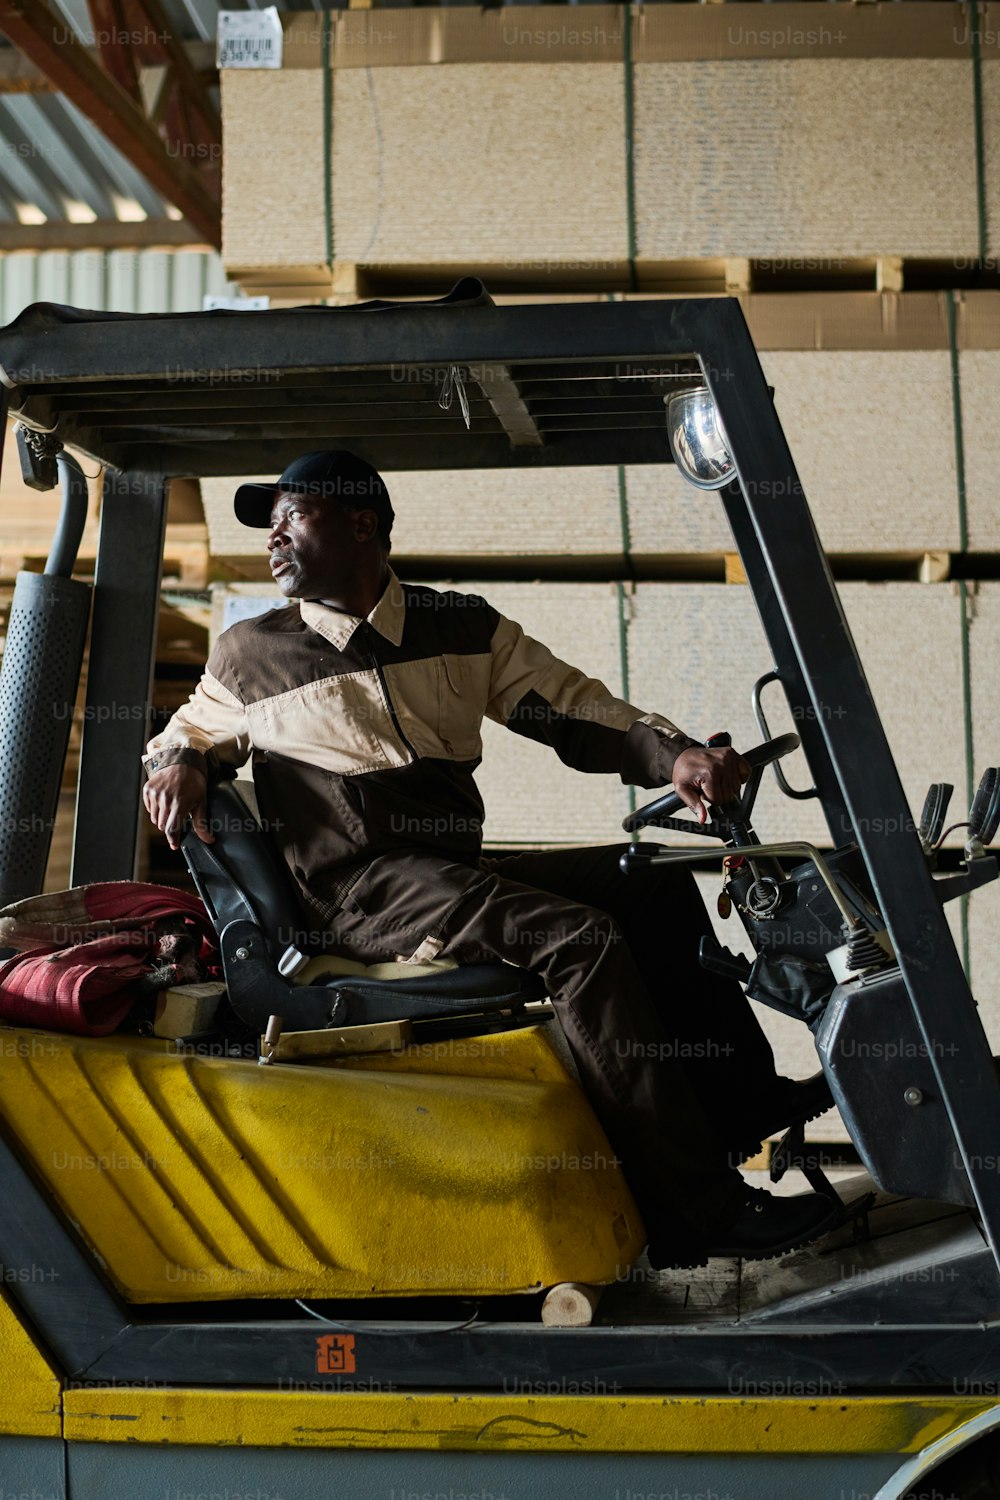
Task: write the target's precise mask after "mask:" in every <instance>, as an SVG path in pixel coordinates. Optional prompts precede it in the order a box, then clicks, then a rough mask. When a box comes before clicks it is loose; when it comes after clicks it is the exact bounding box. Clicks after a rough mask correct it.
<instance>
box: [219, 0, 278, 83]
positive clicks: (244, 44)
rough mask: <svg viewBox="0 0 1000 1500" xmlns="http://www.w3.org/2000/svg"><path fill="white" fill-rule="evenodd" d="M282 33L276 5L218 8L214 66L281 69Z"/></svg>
mask: <svg viewBox="0 0 1000 1500" xmlns="http://www.w3.org/2000/svg"><path fill="white" fill-rule="evenodd" d="M283 41H284V32H283V31H282V29H281V20H280V18H279V16H278V7H277V6H276V5H268V6H267V7H266V9H264V10H220V11H219V25H218V29H217V31H216V33H215V65H216V67H217V68H280V67H281V46H282V42H283Z"/></svg>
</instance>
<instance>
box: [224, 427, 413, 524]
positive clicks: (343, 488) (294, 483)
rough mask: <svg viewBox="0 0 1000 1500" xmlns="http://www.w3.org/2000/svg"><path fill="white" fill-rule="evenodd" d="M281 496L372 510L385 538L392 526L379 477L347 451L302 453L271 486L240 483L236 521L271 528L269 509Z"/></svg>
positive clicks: (386, 491)
mask: <svg viewBox="0 0 1000 1500" xmlns="http://www.w3.org/2000/svg"><path fill="white" fill-rule="evenodd" d="M282 493H285V494H291V495H312V496H320V497H321V498H323V499H330V500H336V501H338V502H339V503H340V504H341V505H346V506H347V508H348V509H349V510H373V511H374V512H375V513H376V515H377V516H378V518H379V529H380V531H382V532H384V533H385V534H386V535H388V533H389V530H390V529H391V527H392V523H393V519H394V512H393V509H392V502H391V501H390V499H389V491H388V490H387V489H386V487H385V485H384V483H383V482H382V476H381V474H380V473H379V472H378V470H377V469H374V468H372V466H371V464H369V463H366V462H365V460H364V459H363V458H359V457H358V455H357V454H356V453H350V452H348V450H347V449H346V448H328V449H326V450H325V451H324V452H321V453H303V454H302V455H301V457H300V458H296V459H294V460H293V461H292V462H291V463H290V464H289V465H288V467H287V469H285V470H284V472H283V473H282V474H281V475H280V477H279V478H278V479H276V480H275V482H274V484H241V485H240V487H239V489H238V490H237V491H236V496H235V499H234V501H233V508H234V509H235V511H236V519H237V520H238V521H242V523H243V525H244V526H261V527H268V528H270V525H271V508H272V506H273V505H274V501H275V498H276V496H277V495H279V494H282Z"/></svg>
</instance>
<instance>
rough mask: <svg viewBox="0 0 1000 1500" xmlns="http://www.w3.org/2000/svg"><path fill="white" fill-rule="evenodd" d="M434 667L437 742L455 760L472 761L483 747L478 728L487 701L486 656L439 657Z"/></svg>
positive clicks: (488, 660)
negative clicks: (437, 672)
mask: <svg viewBox="0 0 1000 1500" xmlns="http://www.w3.org/2000/svg"><path fill="white" fill-rule="evenodd" d="M438 665H439V668H440V679H439V715H438V723H439V734H440V738H441V742H442V744H443V745H444V748H445V750H446V751H447V753H448V754H449V755H453V756H455V758H456V759H457V760H474V759H475V758H476V757H477V756H479V755H481V754H482V748H483V745H482V740H481V738H480V729H481V726H482V722H483V716H484V714H485V713H486V704H487V701H488V699H489V687H490V657H489V656H488V655H483V656H441V657H440V658H439V662H438Z"/></svg>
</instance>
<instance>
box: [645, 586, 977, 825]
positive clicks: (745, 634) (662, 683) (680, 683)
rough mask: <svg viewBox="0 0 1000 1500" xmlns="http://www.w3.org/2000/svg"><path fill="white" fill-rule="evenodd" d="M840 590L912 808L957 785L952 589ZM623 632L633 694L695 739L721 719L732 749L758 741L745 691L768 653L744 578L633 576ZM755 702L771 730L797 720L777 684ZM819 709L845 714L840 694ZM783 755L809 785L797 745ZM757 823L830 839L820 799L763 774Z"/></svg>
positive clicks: (836, 716) (791, 773) (956, 618)
mask: <svg viewBox="0 0 1000 1500" xmlns="http://www.w3.org/2000/svg"><path fill="white" fill-rule="evenodd" d="M839 592H840V598H841V601H842V603H843V607H844V612H845V614H846V616H847V621H848V624H849V626H850V629H851V632H852V634H853V636H854V639H855V642H856V644H857V648H858V651H859V654H860V656H861V660H862V662H863V664H864V667H865V671H866V674H867V676H868V680H869V683H870V685H871V688H872V692H873V694H874V697H875V702H876V705H877V707H878V710H879V713H880V714H881V716H882V721H883V725H884V728H885V731H886V734H887V737H888V739H889V743H890V746H891V747H892V749H893V753H894V755H895V758H896V763H897V766H898V768H899V772H900V776H901V779H902V782H903V787H904V790H905V792H906V795H907V797H908V799H909V802H910V807H911V809H912V810H913V811H914V813H915V814H916V815H917V816H918V817H919V814H920V809H921V807H922V805H923V799H924V794H925V793H926V790H927V787H928V786H929V784H930V783H931V782H932V781H950V782H952V783H953V784H954V785H955V786H956V787H961V786H963V784H964V769H963V768H964V738H963V714H964V707H963V690H962V674H961V665H960V663H961V628H962V621H961V604H960V600H959V599H958V598H957V596H956V595H955V593H954V592H953V590H952V588H951V587H950V586H949V585H935V584H918V583H880V584H858V583H854V584H851V583H849V584H842V585H841V586H840V590H839ZM627 639H628V662H629V696H630V698H631V700H632V702H633V703H635V704H637V705H638V706H640V707H642V708H644V709H655V710H658V711H660V712H662V713H665V714H667V715H668V717H670V718H671V719H673V720H674V722H675V723H677V724H679V725H680V727H681V728H682V729H684V730H685V731H686V732H687V733H688V734H690V735H692V736H693V737H694V738H696V739H704V738H707V736H708V735H710V734H713V733H716V732H718V731H720V730H729V732H730V733H731V734H732V736H733V743H734V744H735V745H737V747H739V748H744V747H748V746H750V745H753V744H757V743H758V742H759V741H760V739H761V735H760V732H759V730H758V729H757V727H756V724H755V721H754V717H753V713H752V710H751V705H750V692H751V688H752V686H753V684H754V682H755V681H756V680H757V678H758V677H760V676H762V675H763V674H764V673H765V672H768V671H770V670H771V669H772V668H773V666H774V662H773V659H772V657H771V653H770V649H769V647H768V645H767V642H766V640H765V637H764V633H763V630H762V628H761V625H760V622H759V620H758V617H757V613H756V609H755V607H754V602H753V598H752V596H751V594H750V592H749V590H748V589H745V588H734V587H731V586H726V585H724V584H658V583H640V584H639V585H638V587H637V588H636V591H635V594H634V597H633V600H632V609H631V617H630V620H629V624H628V632H627ZM917 685H919V686H918V687H917ZM764 707H765V713H766V714H767V717H768V722H769V725H770V728H771V732H772V734H775V735H777V734H782V733H785V732H788V731H795V730H796V728H797V726H796V724H795V723H794V722H793V721H792V719H791V715H790V713H789V711H788V708H787V705H786V704H785V702H784V697H783V694H782V692H781V689H780V687H778V686H777V685H775V686H772V687H771V688H769V689H767V690H766V692H765V698H764ZM822 711H823V713H824V714H825V715H827V716H828V717H829V719H830V720H831V722H835V723H836V724H837V726H838V727H840V726H841V725H842V724H843V723H844V722H845V721H844V712H843V710H842V708H841V705H839V704H837V703H828V704H823V705H822ZM783 766H784V769H785V772H786V775H787V777H788V780H789V781H790V782H791V784H792V785H793V786H795V787H805V786H808V785H809V775H808V771H807V768H806V765H805V758H804V756H803V754H802V752H801V751H796V752H795V753H794V754H793V755H791V756H789V757H788V758H787V759H786V760H785V761H784V762H783ZM754 823H755V827H756V828H757V831H758V833H759V834H760V836H761V838H763V839H769V838H796V839H806V840H808V841H809V842H810V843H815V844H818V845H819V846H820V847H823V846H829V844H830V833H829V830H828V829H827V827H826V823H825V820H824V818H823V813H822V810H821V808H820V805H819V803H818V802H817V801H816V800H810V801H789V800H788V799H786V798H785V797H784V796H783V795H782V794H781V793H780V792H779V790H778V788H777V785H776V783H775V781H774V779H773V777H772V776H771V775H770V773H767V774H766V775H765V778H764V780H763V782H762V784H761V789H760V794H759V797H758V799H757V807H756V811H755V815H754ZM885 831H886V832H889V833H891V832H892V831H893V830H892V829H886V830H885ZM670 837H671V838H673V837H674V836H673V835H671V836H670ZM678 837H679V836H678ZM842 841H843V839H842V838H841V839H838V842H842ZM953 841H957V839H956V840H953Z"/></svg>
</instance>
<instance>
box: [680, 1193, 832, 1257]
mask: <svg viewBox="0 0 1000 1500" xmlns="http://www.w3.org/2000/svg"><path fill="white" fill-rule="evenodd" d="M842 1214H843V1204H842V1203H840V1202H839V1201H837V1202H834V1200H833V1199H832V1198H827V1197H826V1196H825V1195H824V1194H823V1193H798V1194H796V1196H795V1197H794V1198H775V1197H773V1196H772V1195H771V1194H770V1193H766V1192H765V1191H764V1189H763V1188H755V1187H749V1186H748V1187H747V1188H746V1190H745V1194H744V1198H743V1202H742V1204H741V1205H740V1207H739V1209H738V1210H737V1212H736V1215H735V1217H730V1215H728V1214H727V1215H726V1217H725V1219H724V1220H723V1222H722V1224H721V1225H715V1226H713V1227H712V1228H711V1229H710V1230H709V1232H708V1235H707V1236H706V1238H707V1240H708V1243H707V1244H706V1246H705V1254H706V1255H707V1256H713V1255H741V1256H742V1257H743V1258H744V1260H770V1259H771V1258H772V1257H773V1256H775V1255H785V1254H787V1252H788V1251H789V1250H796V1249H798V1247H799V1246H800V1245H807V1244H808V1243H809V1241H810V1240H814V1239H817V1238H818V1236H819V1235H821V1234H824V1233H825V1232H826V1230H828V1229H832V1228H833V1226H834V1225H835V1224H837V1223H839V1222H840V1219H841V1216H842Z"/></svg>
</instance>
